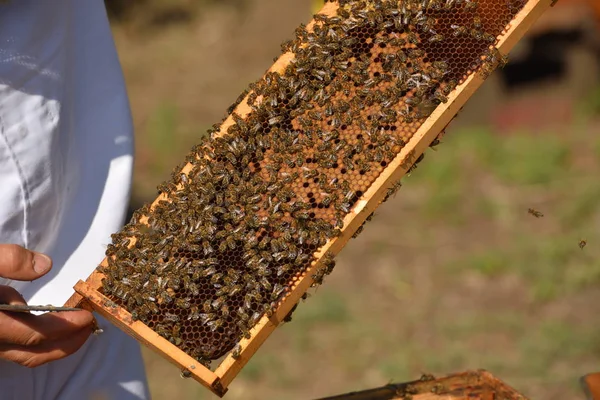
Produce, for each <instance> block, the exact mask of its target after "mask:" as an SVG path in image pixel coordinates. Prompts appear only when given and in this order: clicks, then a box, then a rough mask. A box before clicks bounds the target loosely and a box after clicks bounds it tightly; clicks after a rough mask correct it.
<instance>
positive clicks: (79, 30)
mask: <svg viewBox="0 0 600 400" xmlns="http://www.w3.org/2000/svg"><path fill="white" fill-rule="evenodd" d="M132 163H133V137H132V123H131V116H130V110H129V105H128V99H127V94H126V91H125V86H124V82H123V76H122V72H121V69H120V65H119V61H118V58H117V54H116V50H115V46H114V43H113V40H112V36H111V32H110V27H109V23H108V18H107V15H106V10H105V8H104V3H103V1H102V0H12V1H2V2H1V3H0V243H1V245H0V303H4V304H18V303H25V302H27V303H29V304H36V305H46V304H53V305H62V304H64V302H65V301H66V300H67V299H68V298H69V297H70V296H71V295H72V294H73V289H72V288H73V285H75V283H76V282H77V281H78V280H80V279H85V278H86V277H87V276H88V275H89V274H90V273H91V272H92V271H93V270H94V268H95V267H96V266H97V265H98V263H99V262H100V261H101V260H102V258H103V255H104V251H105V246H106V244H108V243H109V242H110V234H111V233H113V232H115V231H117V230H119V228H120V227H121V226H122V224H123V222H124V218H125V213H126V207H127V204H128V200H129V192H130V188H131V178H132V176H131V175H132ZM26 249H27V250H26ZM51 260H52V261H51ZM91 321H92V315H91V314H90V313H88V312H87V311H79V312H63V313H56V314H44V315H41V316H39V315H31V314H30V315H28V314H16V313H3V312H0V399H1V400H4V399H10V400H13V399H15V400H30V399H31V400H33V399H35V400H48V399H52V400H54V399H61V400H62V399H64V400H71V399H76V400H79V399H81V400H87V399H90V398H95V397H97V398H105V399H111V400H112V399H117V400H125V399H147V398H149V395H148V389H147V384H146V377H145V372H144V366H143V362H142V358H141V354H140V347H139V345H138V343H137V342H136V341H134V340H133V339H131V338H130V337H128V336H127V335H125V334H124V333H122V332H121V331H120V330H118V329H117V328H115V327H114V326H113V325H111V324H109V323H108V322H106V321H105V320H103V319H99V324H100V327H101V328H102V329H103V330H104V333H102V334H100V335H98V336H95V335H91V336H90V333H91V331H92V330H91V327H90V324H91Z"/></svg>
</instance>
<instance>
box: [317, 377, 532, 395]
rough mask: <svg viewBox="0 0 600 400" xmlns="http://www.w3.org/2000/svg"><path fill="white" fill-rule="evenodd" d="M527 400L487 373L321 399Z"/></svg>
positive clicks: (426, 378)
mask: <svg viewBox="0 0 600 400" xmlns="http://www.w3.org/2000/svg"><path fill="white" fill-rule="evenodd" d="M499 399H502V400H527V398H526V397H525V396H523V395H522V394H520V393H519V392H517V391H516V390H515V389H513V388H512V387H510V386H508V385H507V384H505V383H504V382H502V381H501V380H500V379H498V378H496V377H494V376H493V375H492V374H490V373H489V372H487V371H484V370H478V371H466V372H461V373H457V374H452V375H448V376H445V377H442V378H435V377H432V376H426V375H424V376H423V377H422V378H421V379H420V380H416V381H412V382H407V383H399V384H389V385H385V386H382V387H380V388H376V389H370V390H364V391H360V392H352V393H347V394H342V395H338V396H331V397H326V398H322V399H320V400H499Z"/></svg>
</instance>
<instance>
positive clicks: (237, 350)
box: [231, 343, 242, 360]
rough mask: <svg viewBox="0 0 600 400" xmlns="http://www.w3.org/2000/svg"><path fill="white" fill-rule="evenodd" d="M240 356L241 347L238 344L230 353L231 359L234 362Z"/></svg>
mask: <svg viewBox="0 0 600 400" xmlns="http://www.w3.org/2000/svg"><path fill="white" fill-rule="evenodd" d="M241 355H242V346H241V345H240V344H239V343H238V344H236V345H235V347H234V348H233V350H232V351H231V357H233V359H234V360H237V359H239V358H240V356H241Z"/></svg>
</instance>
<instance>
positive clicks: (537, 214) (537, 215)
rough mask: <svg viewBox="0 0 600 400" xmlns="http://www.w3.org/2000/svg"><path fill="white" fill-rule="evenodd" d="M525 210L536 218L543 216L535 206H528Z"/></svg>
mask: <svg viewBox="0 0 600 400" xmlns="http://www.w3.org/2000/svg"><path fill="white" fill-rule="evenodd" d="M527 212H528V213H529V214H531V215H533V216H534V217H536V218H541V217H543V216H544V214H542V213H541V212H540V211H538V210H536V209H535V208H528V209H527Z"/></svg>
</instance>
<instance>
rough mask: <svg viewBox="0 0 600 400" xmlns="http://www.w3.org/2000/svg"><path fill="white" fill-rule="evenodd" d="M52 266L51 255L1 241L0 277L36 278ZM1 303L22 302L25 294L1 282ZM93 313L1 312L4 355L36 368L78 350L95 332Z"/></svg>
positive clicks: (0, 355)
mask: <svg viewBox="0 0 600 400" xmlns="http://www.w3.org/2000/svg"><path fill="white" fill-rule="evenodd" d="M51 268H52V260H50V257H48V256H46V255H43V254H40V253H36V252H33V251H29V250H27V249H25V248H23V247H21V246H17V245H13V244H0V277H2V278H7V279H12V280H17V281H32V280H35V279H38V278H40V277H41V276H44V275H45V274H46V273H48V271H50V269H51ZM0 304H22V305H25V304H26V302H25V300H24V299H23V297H22V296H21V295H20V294H19V292H17V291H16V290H15V289H13V288H12V287H10V286H2V285H0ZM92 322H93V317H92V314H91V313H90V312H88V311H69V312H62V313H47V314H43V315H39V316H36V315H33V314H26V313H16V312H0V359H4V360H8V361H12V362H15V363H17V364H21V365H23V366H25V367H29V368H33V367H37V366H39V365H42V364H46V363H48V362H50V361H54V360H58V359H60V358H64V357H66V356H68V355H70V354H72V353H74V352H76V351H77V350H78V349H79V348H80V347H81V346H82V345H83V344H84V343H85V341H86V340H87V338H88V337H89V335H90V334H91V333H92V329H91V325H92Z"/></svg>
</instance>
